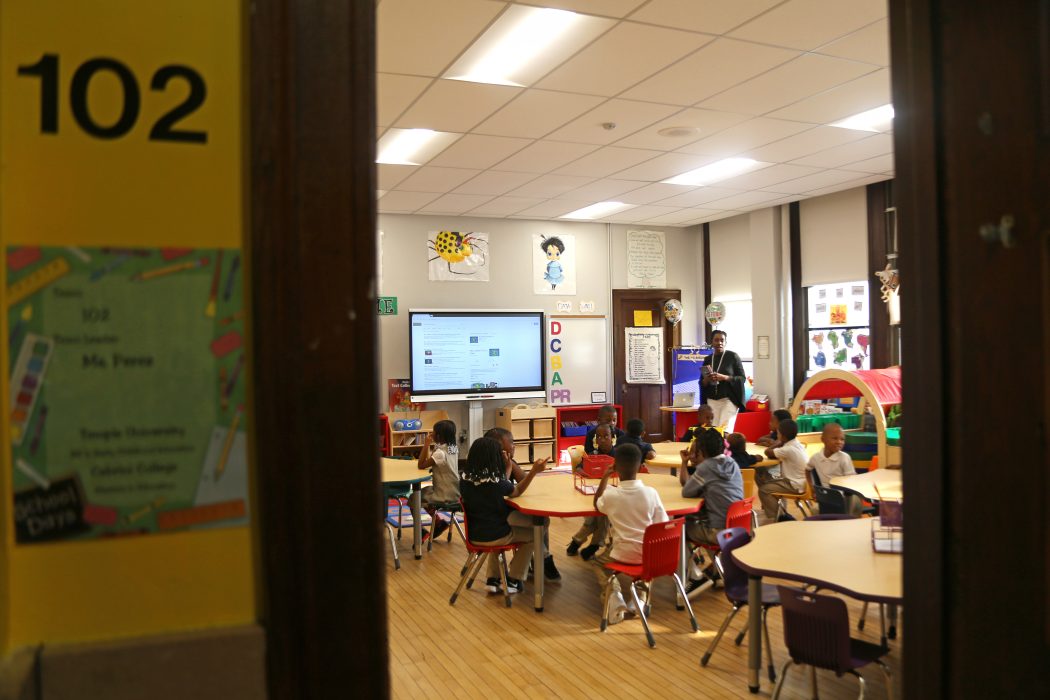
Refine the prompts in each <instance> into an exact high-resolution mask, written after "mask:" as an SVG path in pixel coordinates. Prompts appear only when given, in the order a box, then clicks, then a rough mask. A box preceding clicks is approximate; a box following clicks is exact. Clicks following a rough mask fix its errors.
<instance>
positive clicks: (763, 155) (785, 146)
mask: <svg viewBox="0 0 1050 700" xmlns="http://www.w3.org/2000/svg"><path fill="white" fill-rule="evenodd" d="M865 135H866V132H863V131H856V130H854V129H836V128H835V127H833V126H818V127H814V128H812V129H810V130H808V131H803V132H801V133H798V134H795V135H794V136H788V137H787V138H785V139H780V140H779V141H774V142H773V143H770V144H768V145H765V146H762V147H761V148H756V149H754V150H751V151H748V154H747V155H748V156H749V157H751V158H754V159H755V160H761V161H763V162H766V163H786V162H788V161H792V160H795V159H796V158H801V157H803V156H805V155H807V154H809V153H816V152H817V151H823V150H824V149H827V148H832V147H834V146H839V145H842V144H844V143H850V142H851V141H859V140H860V139H862V138H864V137H865Z"/></svg>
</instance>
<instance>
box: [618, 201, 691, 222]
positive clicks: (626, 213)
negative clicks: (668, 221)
mask: <svg viewBox="0 0 1050 700" xmlns="http://www.w3.org/2000/svg"><path fill="white" fill-rule="evenodd" d="M677 211H679V207H657V206H653V205H643V206H640V207H633V208H631V209H624V210H623V211H618V212H616V213H615V214H610V215H609V216H606V217H602V218H601V219H599V221H609V222H613V223H619V224H633V223H634V222H635V221H641V220H643V219H651V218H653V217H654V216H664V215H666V214H673V213H675V212H677Z"/></svg>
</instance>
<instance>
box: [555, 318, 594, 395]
mask: <svg viewBox="0 0 1050 700" xmlns="http://www.w3.org/2000/svg"><path fill="white" fill-rule="evenodd" d="M547 338H548V341H547V402H548V403H549V404H551V405H552V406H574V405H584V404H591V403H607V402H608V401H609V394H608V390H609V353H608V334H607V328H606V318H605V316H590V315H586V316H583V315H580V316H547Z"/></svg>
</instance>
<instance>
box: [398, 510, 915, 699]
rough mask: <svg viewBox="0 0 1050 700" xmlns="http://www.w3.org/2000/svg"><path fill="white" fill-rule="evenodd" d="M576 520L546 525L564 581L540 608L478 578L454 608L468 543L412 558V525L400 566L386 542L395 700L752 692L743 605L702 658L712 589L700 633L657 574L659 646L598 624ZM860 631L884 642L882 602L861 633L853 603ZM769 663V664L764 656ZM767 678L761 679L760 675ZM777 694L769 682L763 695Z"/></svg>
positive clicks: (893, 660)
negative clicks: (507, 597) (576, 543)
mask: <svg viewBox="0 0 1050 700" xmlns="http://www.w3.org/2000/svg"><path fill="white" fill-rule="evenodd" d="M578 525H579V519H576V518H568V519H564V520H557V519H556V520H553V521H552V522H551V531H550V540H551V550H552V551H553V552H554V555H555V560H556V561H557V563H558V566H559V568H560V570H561V574H562V580H561V581H560V582H556V583H550V582H548V583H547V586H546V599H545V612H543V613H536V612H535V611H534V610H533V608H532V585H531V582H529V583H528V584H527V585H526V589H525V593H524V594H523V595H518V596H515V598H514V606H513V607H512V608H510V609H507V608H506V607H504V605H503V598H502V596H494V595H488V594H486V593H485V592H484V588H483V586H482V584H483V583H484V579H483V578H482V579H481V580H480V581H477V582H475V584H474V588H473V589H472V590H465V591H464V593H463V594H462V595H461V596H460V597H459V599H458V600H457V601H456V604H455V606H450V605H449V604H448V599H449V596H450V595H451V594H452V592H453V591H454V590H455V587H456V584H457V583H458V580H459V570H460V567H461V566H462V565H463V562H464V559H465V558H466V550H465V549H464V548H463V545H462V543H461V542H460V541H459V538H458V535H454V536H453V541H452V543H451V544H450V543H448V542H447V541H446V540H445V539H444V537H442V538H441V540H440V541H439V542H435V543H434V549H433V551H432V552H431V553H430V554H426V555H424V557H423V559H421V560H420V561H415V560H414V559H413V557H412V551H411V541H412V540H411V531H410V530H406V531H405V533H404V535H403V539H402V540H401V541H400V542H399V552H400V556H401V569H400V570H399V571H395V570H394V566H393V557H392V555H391V554H390V552H389V547H388V548H387V558H388V567H387V589H388V591H389V619H390V678H391V687H392V689H393V697H395V698H412V697H414V698H422V697H430V698H434V697H442V698H491V697H495V696H496V695H497V694H500V695H504V696H506V697H520V696H528V697H549V698H593V697H597V696H599V695H606V696H609V697H621V698H634V697H637V698H643V697H667V696H668V694H669V693H670V694H674V695H677V696H679V697H709V698H737V697H739V698H749V697H755V696H752V695H751V694H750V693H749V692H748V689H747V675H746V674H747V645H748V641H749V640H745V641H744V643H743V644H742V645H741V646H740V647H737V646H735V645H734V644H733V641H734V639H735V636H736V632H738V631H739V630H740V629H742V628H743V626H745V625H746V620H747V608H744V609H743V610H741V611H740V613H739V614H738V615H737V616H736V618H735V619H734V620H733V624H732V626H731V627H730V629H729V631H727V632H726V634H725V636H724V637H723V638H722V641H721V643H720V644H719V646H718V649H717V651H716V652H715V654H714V656H712V658H711V661H710V663H709V664H708V666H707V667H706V668H702V667H701V666H700V657H701V656H702V655H703V653H704V651H705V650H706V649H707V646H708V644H709V643H710V641H711V639H712V638H713V637H714V634H715V633H716V632H717V631H718V627H719V626H720V625H721V623H722V620H723V619H724V617H725V615H726V613H727V612H728V611H729V610H730V605H729V603H728V602H727V601H726V598H725V596H724V595H723V593H722V591H721V590H720V589H715V590H708V591H705V592H704V593H703V594H702V595H701V596H700V597H699V598H697V599H695V600H694V601H693V609H694V611H695V612H696V616H697V620H698V622H699V623H700V630H701V631H700V632H699V633H693V632H692V630H691V627H690V625H689V617H688V614H687V613H686V612H685V611H684V610H683V611H680V612H679V611H676V610H675V608H674V599H673V596H672V590H671V589H672V587H673V583H672V582H671V580H670V579H666V580H658V581H657V582H656V584H655V592H654V597H653V613H652V617H651V618H650V622H651V624H652V627H653V632H654V634H655V636H656V647H655V648H653V649H650V648H649V646H648V645H647V643H646V640H645V633H644V631H643V630H642V625H641V622H640V621H639V620H637V619H631V618H628V619H626V620H625V621H624V622H623V623H621V624H619V625H615V626H612V627H610V628H609V629H608V631H606V632H605V633H601V632H599V631H598V623H599V609H598V608H599V603H598V585H597V581H596V580H595V577H594V573H593V572H592V567H591V565H590V564H588V563H586V562H584V561H581V560H580V558H579V557H568V556H566V554H565V547H566V545H567V544H568V542H569V539H570V537H571V536H572V533H573V532H574V531H575V529H576V528H577V527H578ZM847 602H848V603H849V608H850V619H851V622H852V623H853V636H854V637H858V638H861V639H866V640H868V641H871V642H876V643H877V642H878V641H879V640H878V635H879V618H878V609H877V607H875V606H872V608H871V611H870V612H869V615H868V621H867V624H866V625H865V629H864V631H863V632H860V631H858V630H857V629H856V620H857V617H858V615H859V614H860V609H861V605H860V604H859V603H856V602H854V601H850V600H848V599H847ZM769 627H770V633H771V635H772V644H773V657H774V661H775V663H776V669H777V672H778V673H779V672H780V667H781V666H782V665H783V664H784V662H785V661H786V660H787V655H786V651H785V648H784V643H783V632H782V629H781V617H780V611H779V609H774V610H773V611H771V612H770V614H769ZM900 658H901V649H900V637H899V635H898V639H897V640H896V641H894V642H891V652H890V653H889V654H888V655H886V656H885V657H884V659H885V660H886V662H887V664H888V665H889V666H890V668H891V669H892V671H893V674H894V686H895V687H894V695H895V697H900V687H899V683H900ZM762 661H763V664H765V663H767V660H766V659H765V658H763V660H762ZM861 673H862V674H863V675H864V678H865V679H866V680H867V682H868V686H867V693H866V696H867V697H869V698H883V697H886V689H885V684H884V681H883V676H882V673H881V672H880V671H879V670H878V668H877V667H876V666H874V665H870V666H868V667H867V668H865V669H863V670H862V672H861ZM763 678H765V676H764V675H763ZM817 680H818V685H819V692H820V696H821V697H823V698H852V697H857V691H858V684H857V680H856V679H855V678H853V677H851V676H844V677H842V678H835V676H834V674H832V673H829V672H826V671H818V672H817ZM809 683H810V681H809V670H808V669H799V668H798V667H794V668H793V669H792V670H791V671H789V673H788V682H787V684H786V685H785V689H784V692H783V693H782V694H781V697H784V698H808V697H810V690H809V689H810V684H809ZM772 692H773V684H772V683H770V682H768V681H767V680H763V683H762V689H761V692H760V695H759V697H761V696H765V697H769V695H770V694H771V693H772Z"/></svg>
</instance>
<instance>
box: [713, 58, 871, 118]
mask: <svg viewBox="0 0 1050 700" xmlns="http://www.w3.org/2000/svg"><path fill="white" fill-rule="evenodd" d="M873 70H875V68H874V66H870V65H868V64H866V63H857V62H856V61H846V60H844V59H841V58H831V57H829V56H817V55H815V54H806V55H803V56H800V57H799V58H796V59H795V60H793V61H789V62H787V63H785V64H783V65H781V66H778V67H776V68H774V69H772V70H770V71H768V72H766V73H763V74H762V75H760V76H758V77H756V78H752V79H751V80H748V81H747V82H745V83H741V84H740V85H737V86H736V87H732V88H729V89H728V90H726V91H725V92H722V93H720V94H718V95H715V96H714V97H711V98H709V99H707V100H704V101H703V102H702V103H701V104H700V105H699V106H701V107H704V108H706V109H718V110H723V111H726V112H739V113H741V114H766V113H767V112H772V111H773V110H775V109H780V108H781V107H785V106H787V105H789V104H793V103H795V102H798V101H799V100H802V99H805V98H807V97H809V96H810V95H814V94H816V93H818V92H822V91H824V90H828V89H830V88H833V87H835V86H836V85H840V84H842V83H844V82H846V81H849V80H853V79H854V78H858V77H860V76H861V75H864V74H865V73H870V72H871V71H873Z"/></svg>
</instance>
